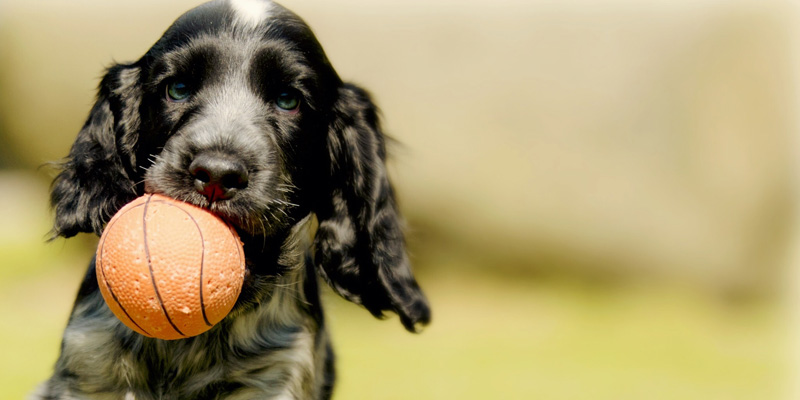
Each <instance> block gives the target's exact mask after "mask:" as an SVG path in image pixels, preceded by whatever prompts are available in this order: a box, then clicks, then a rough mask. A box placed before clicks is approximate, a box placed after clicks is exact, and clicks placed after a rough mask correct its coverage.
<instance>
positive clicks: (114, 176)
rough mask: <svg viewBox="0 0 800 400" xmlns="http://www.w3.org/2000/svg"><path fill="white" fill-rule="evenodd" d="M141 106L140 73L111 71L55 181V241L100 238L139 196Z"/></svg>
mask: <svg viewBox="0 0 800 400" xmlns="http://www.w3.org/2000/svg"><path fill="white" fill-rule="evenodd" d="M140 102H141V89H140V84H139V68H138V67H135V66H134V65H115V66H113V67H111V68H109V69H108V71H107V73H106V75H105V77H104V78H103V80H102V81H101V83H100V87H99V90H98V96H97V102H96V103H95V105H94V107H92V110H91V112H90V113H89V118H88V119H87V121H86V124H85V125H84V126H83V129H81V131H80V133H78V137H77V139H76V140H75V143H74V144H73V145H72V149H71V150H70V152H69V155H68V156H67V158H66V160H64V161H63V162H62V163H61V164H60V168H61V172H60V173H59V174H58V175H57V176H56V178H55V180H54V181H53V186H52V188H51V194H50V204H51V206H52V207H53V209H54V210H55V224H54V226H53V231H52V233H53V238H56V237H58V236H63V237H71V236H75V235H76V234H77V233H79V232H93V233H95V234H97V235H99V234H100V233H101V232H102V230H103V226H104V225H105V223H106V222H107V221H108V219H109V218H111V216H112V215H113V213H114V212H116V210H118V209H119V207H121V206H122V205H123V204H125V203H127V202H129V201H130V200H132V199H133V198H135V197H136V192H137V190H136V184H135V182H136V179H137V177H136V174H137V172H136V171H135V168H134V167H133V166H134V165H136V164H135V160H134V157H135V156H134V151H135V146H136V137H137V135H138V130H139V103H140Z"/></svg>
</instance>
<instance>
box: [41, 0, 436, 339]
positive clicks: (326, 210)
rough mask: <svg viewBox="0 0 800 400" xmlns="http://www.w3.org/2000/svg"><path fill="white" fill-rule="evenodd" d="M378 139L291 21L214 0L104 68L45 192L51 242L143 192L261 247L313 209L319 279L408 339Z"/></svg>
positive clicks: (417, 309)
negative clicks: (389, 316) (394, 324)
mask: <svg viewBox="0 0 800 400" xmlns="http://www.w3.org/2000/svg"><path fill="white" fill-rule="evenodd" d="M384 141H385V138H384V135H383V133H382V132H381V128H380V126H379V122H378V117H377V110H376V107H375V105H374V104H373V103H372V101H371V99H370V97H369V95H368V94H367V93H366V92H365V91H363V90H361V89H359V88H358V87H356V86H353V85H350V84H347V83H344V82H342V80H341V79H340V78H339V77H338V75H337V74H336V72H335V71H334V69H333V67H332V66H331V65H330V63H329V62H328V59H327V58H326V56H325V53H324V52H323V50H322V48H321V46H320V45H319V43H318V42H317V40H316V38H315V37H314V35H313V33H312V32H311V30H310V29H309V28H308V27H307V26H306V24H305V23H304V22H303V21H302V20H301V19H300V18H299V17H297V16H296V15H294V14H292V13H291V12H290V11H288V10H286V9H284V8H283V7H281V6H279V5H277V4H275V3H272V2H269V1H260V0H228V1H213V2H210V3H207V4H204V5H202V6H200V7H198V8H196V9H194V10H191V11H189V12H188V13H186V14H184V15H183V16H182V17H180V18H179V19H178V20H177V21H176V22H175V23H174V24H173V25H172V26H171V27H170V28H169V29H168V30H167V31H166V32H165V33H164V36H163V37H161V39H159V40H158V41H157V42H156V43H155V45H153V47H152V48H151V49H150V50H149V51H148V52H147V53H146V54H145V55H144V56H143V57H142V58H141V59H139V60H138V61H136V62H134V63H131V64H118V65H114V66H112V67H111V68H109V69H108V71H107V73H106V75H105V77H104V78H103V79H102V82H101V83H100V88H99V93H98V99H97V102H96V104H95V105H94V107H93V108H92V110H91V113H90V115H89V118H88V120H87V122H86V124H85V125H84V127H83V129H82V130H81V131H80V133H79V134H78V138H77V140H76V141H75V143H74V145H73V147H72V149H71V151H70V154H69V156H68V157H67V159H66V160H65V162H64V163H63V165H62V171H61V172H60V173H59V175H58V176H57V177H56V179H55V182H54V184H53V189H52V196H51V202H52V205H53V207H54V209H55V212H56V221H55V226H54V230H53V231H54V234H55V236H64V237H70V236H73V235H75V234H77V233H78V232H93V233H95V234H100V233H101V231H102V229H103V227H104V226H105V224H106V222H107V221H108V220H109V218H110V217H111V216H112V215H113V214H114V213H115V212H116V211H117V210H118V209H119V208H120V207H121V206H122V205H124V204H125V203H127V202H129V201H131V200H132V199H134V198H135V197H137V196H140V195H142V194H143V193H145V192H155V193H162V194H165V195H168V196H171V197H174V198H176V199H179V200H183V201H187V202H190V203H194V204H197V205H199V206H202V207H206V208H208V209H210V210H212V211H214V212H216V213H217V214H218V215H220V216H221V217H223V218H224V219H226V220H228V221H229V222H230V223H231V224H232V225H233V226H235V227H236V229H237V230H239V231H240V233H241V234H242V235H243V236H250V237H262V238H263V239H264V240H269V239H270V238H275V237H279V236H280V235H281V234H282V233H285V232H286V231H287V230H288V229H290V228H291V226H292V225H293V224H294V223H296V222H298V221H299V220H301V219H302V218H304V217H305V216H306V215H308V214H309V213H313V214H315V215H316V216H317V220H318V222H319V226H318V229H317V233H316V237H315V239H314V248H315V255H314V256H315V257H314V258H315V263H316V265H317V266H318V271H319V272H320V275H321V276H322V277H323V278H324V279H325V280H326V281H327V282H328V283H329V284H330V285H331V286H332V287H333V288H334V289H335V290H336V292H338V293H339V294H341V295H342V296H344V297H345V298H347V299H349V300H351V301H353V302H356V303H358V304H362V305H364V306H365V307H366V308H367V309H368V310H369V311H370V312H372V313H373V314H374V315H376V316H381V315H382V313H383V312H384V311H394V312H396V313H397V314H398V315H400V317H401V321H402V322H403V324H404V325H405V326H406V328H408V329H410V330H414V329H415V325H417V324H420V323H422V324H424V323H427V321H428V319H429V315H430V312H429V308H428V306H427V302H426V300H425V298H424V296H423V294H422V293H421V291H420V289H419V287H418V286H417V283H416V281H415V280H414V278H413V276H412V275H411V271H410V268H409V265H408V257H407V255H406V252H405V242H404V237H403V233H402V230H401V219H400V216H399V214H398V211H397V206H396V204H395V200H394V195H393V193H392V187H391V184H390V183H389V180H388V177H387V173H386V167H385V157H386V154H385V143H384Z"/></svg>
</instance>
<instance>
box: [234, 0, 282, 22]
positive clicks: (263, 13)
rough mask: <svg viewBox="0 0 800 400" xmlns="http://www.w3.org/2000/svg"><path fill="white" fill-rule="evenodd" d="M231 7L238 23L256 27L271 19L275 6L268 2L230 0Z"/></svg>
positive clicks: (266, 0) (263, 0) (259, 0)
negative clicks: (268, 18)
mask: <svg viewBox="0 0 800 400" xmlns="http://www.w3.org/2000/svg"><path fill="white" fill-rule="evenodd" d="M230 5H231V8H233V11H234V13H235V14H236V22H237V23H239V24H241V25H244V26H250V27H255V26H258V24H260V23H261V22H262V21H264V20H265V19H267V17H269V15H270V10H271V9H272V5H273V4H272V2H271V1H268V0H230Z"/></svg>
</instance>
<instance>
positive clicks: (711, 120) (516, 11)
mask: <svg viewBox="0 0 800 400" xmlns="http://www.w3.org/2000/svg"><path fill="white" fill-rule="evenodd" d="M197 3H198V2H192V1H174V2H157V1H153V0H147V1H124V2H102V1H99V0H92V1H78V2H63V1H55V0H46V1H42V2H25V1H23V0H4V1H3V2H2V3H0V122H2V130H1V131H0V134H1V135H3V137H2V138H1V139H0V143H1V144H2V145H3V147H4V151H5V152H8V153H10V154H14V157H15V159H16V161H15V163H16V165H15V168H33V167H35V166H36V165H39V164H41V163H42V162H45V161H48V160H56V159H58V158H60V157H62V156H63V155H65V154H66V152H67V150H68V148H69V145H70V143H71V141H72V140H73V138H74V136H75V134H76V133H77V131H78V129H79V128H80V126H81V125H82V123H83V119H84V118H85V117H86V115H87V113H88V110H89V107H90V106H91V103H92V101H93V96H94V88H95V86H96V84H97V83H98V81H99V78H100V76H101V75H102V70H103V68H104V67H105V66H107V65H109V63H111V62H112V61H113V60H119V61H128V60H133V59H136V58H137V57H138V56H140V55H141V54H142V53H143V52H144V51H145V50H146V49H147V48H148V47H149V46H150V45H151V44H152V43H153V42H154V41H155V40H156V39H157V38H158V36H159V35H160V34H161V33H162V32H163V30H164V29H166V27H167V26H168V24H169V23H170V22H171V21H172V20H174V18H175V17H177V16H178V15H179V14H180V13H182V12H183V11H185V10H186V9H188V8H189V7H191V6H192V5H193V4H197ZM283 4H285V5H286V6H288V7H289V8H291V9H293V10H294V11H296V12H297V13H298V14H300V15H301V16H303V17H304V18H305V19H306V20H307V22H309V23H310V25H311V26H312V27H313V28H314V29H315V31H316V32H317V35H318V37H319V39H320V41H321V42H322V44H323V45H324V46H325V48H326V50H327V52H328V55H329V57H330V58H331V60H332V62H333V64H334V65H335V66H336V67H337V70H338V71H339V73H340V75H341V76H342V77H343V78H345V79H347V80H351V81H353V82H355V83H358V84H361V85H363V86H364V87H366V88H368V89H370V90H371V91H372V92H373V93H374V95H375V97H376V99H377V100H378V102H379V105H380V106H381V107H382V109H383V115H384V118H385V127H386V130H387V132H388V133H389V134H390V135H391V136H393V137H394V138H396V139H398V141H399V142H400V143H401V144H400V145H396V146H393V149H392V150H393V162H392V168H391V171H392V173H393V175H394V177H395V181H396V183H397V186H398V192H399V195H400V199H401V204H402V207H403V209H404V211H405V213H406V215H407V216H408V217H409V220H410V226H411V234H412V239H411V241H412V244H414V250H415V254H416V258H417V259H418V265H419V267H418V268H421V269H426V268H435V267H436V266H437V265H439V264H447V259H448V258H458V259H465V260H471V263H472V264H473V266H474V267H475V268H480V269H483V270H486V271H497V272H503V273H510V274H543V273H546V274H551V273H554V274H561V273H568V274H575V275H579V276H589V277H596V278H599V279H604V278H611V279H625V278H627V277H648V278H657V279H666V280H671V281H676V282H686V283H689V284H698V285H701V286H704V287H711V288H719V289H726V290H727V289H744V290H751V289H763V288H769V287H772V285H773V284H774V282H775V280H776V279H777V278H778V277H779V276H781V275H780V273H781V272H780V267H781V265H780V262H779V260H780V258H781V255H782V251H783V249H784V247H783V246H784V244H785V242H786V239H787V235H788V231H789V225H788V221H789V219H790V217H791V215H792V212H793V205H794V202H795V197H794V193H793V191H792V190H793V189H792V185H791V180H792V178H793V176H792V175H793V172H792V162H793V161H792V160H793V152H794V145H795V144H794V143H793V140H794V137H793V136H792V133H793V130H794V123H795V121H794V114H795V111H794V109H795V108H796V104H795V102H794V92H793V89H794V88H793V82H794V80H795V79H796V73H795V71H793V70H792V62H793V60H792V54H791V52H790V50H789V49H790V47H791V38H792V35H793V34H795V33H796V30H795V29H794V28H793V27H794V25H795V24H796V20H795V18H794V17H793V15H794V14H793V12H790V11H791V5H790V4H789V3H785V2H781V1H762V2H756V1H751V2H725V1H714V0H701V1H662V0H657V1H647V2H636V1H626V0H608V1H599V2H598V1H589V0H582V1H567V2H551V1H543V0H537V1H521V0H520V1H515V0H501V1H498V2H494V3H491V4H488V3H486V2H477V1H475V0H466V1H458V2H456V1H451V0H447V1H437V2H427V1H421V0H410V1H366V0H346V1H341V2H325V1H322V0H318V1H299V0H292V1H284V2H283ZM6 146H7V148H8V149H6ZM9 149H10V150H9ZM39 175H40V176H42V174H41V173H40V174H39ZM42 179H43V180H46V179H47V178H46V177H42Z"/></svg>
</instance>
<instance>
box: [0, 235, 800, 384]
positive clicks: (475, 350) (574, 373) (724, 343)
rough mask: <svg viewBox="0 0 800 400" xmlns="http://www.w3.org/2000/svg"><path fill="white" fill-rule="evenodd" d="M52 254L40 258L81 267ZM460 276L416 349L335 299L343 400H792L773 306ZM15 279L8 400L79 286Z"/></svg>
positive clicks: (4, 334)
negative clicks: (788, 396) (785, 397)
mask: <svg viewBox="0 0 800 400" xmlns="http://www.w3.org/2000/svg"><path fill="white" fill-rule="evenodd" d="M50 246H56V248H55V249H50V250H42V249H41V248H40V249H39V252H42V251H44V252H45V253H47V252H52V253H54V254H55V255H60V256H61V259H72V257H71V256H70V257H65V254H64V253H66V255H69V254H72V253H71V252H69V251H67V250H64V249H60V248H58V246H59V245H58V244H54V245H50ZM20 251H21V250H20ZM54 254H50V255H51V256H52V255H54ZM73 260H74V259H73ZM85 261H86V260H81V261H74V262H75V263H76V265H77V266H80V264H81V263H84V262H85ZM62 263H63V261H62ZM454 267H456V266H451V267H447V268H445V269H443V270H439V271H438V272H436V273H429V274H425V275H423V276H422V283H423V285H424V287H425V289H426V291H427V292H428V294H429V296H430V298H431V302H432V304H433V307H434V320H433V324H432V325H431V326H430V327H429V328H428V329H426V330H425V331H424V332H423V333H422V334H420V335H412V334H409V333H406V332H405V331H404V330H403V329H402V327H401V325H400V324H399V322H398V320H397V318H390V319H389V320H387V321H377V320H375V319H374V318H372V317H371V316H370V315H369V314H368V313H367V312H366V311H364V310H362V309H360V308H359V307H357V306H354V305H352V304H350V303H346V302H344V301H342V300H340V299H338V298H337V297H336V296H335V295H333V294H331V293H330V292H329V291H326V294H325V296H324V299H325V301H326V304H327V311H328V313H327V316H328V319H329V323H330V326H331V331H332V336H333V340H334V343H335V347H336V351H337V355H338V370H339V381H338V386H337V392H336V398H338V399H703V400H707V399H726V400H728V399H776V398H783V396H782V394H783V389H784V385H785V383H786V380H785V375H786V374H787V373H788V372H789V361H788V360H787V356H786V354H787V348H788V345H787V343H788V333H787V329H786V327H785V326H784V325H783V324H782V322H781V321H782V315H781V310H780V308H778V307H777V306H776V305H775V304H771V303H766V302H762V303H753V304H745V305H741V304H739V305H731V304H724V303H721V302H720V301H718V300H716V299H713V298H710V297H707V296H703V295H699V294H697V293H694V292H691V291H685V290H681V289H677V288H660V287H653V286H642V287H631V286H628V287H616V288H611V287H593V286H586V285H581V284H577V283H574V282H565V281H557V280H550V281H546V282H540V281H539V282H537V281H529V280H524V279H505V278H501V277H494V276H490V275H482V274H477V273H470V272H465V271H457V270H455V269H454ZM6 271H9V270H8V269H6ZM15 271H16V272H13V273H12V274H10V275H9V274H3V275H0V277H2V278H3V279H2V281H0V314H1V315H3V318H2V325H1V326H0V328H1V329H0V343H1V344H2V349H1V350H2V354H3V355H2V357H0V387H3V388H5V389H4V391H5V393H4V395H3V398H9V399H16V398H24V397H25V395H26V394H27V393H29V392H30V390H31V389H32V388H33V387H34V386H35V385H36V384H37V383H38V382H40V381H42V380H43V379H45V378H46V377H47V376H48V374H49V372H50V370H51V366H52V364H53V362H54V360H55V358H56V356H57V351H58V346H59V341H60V335H61V331H62V329H63V327H64V324H65V322H66V319H67V313H68V312H69V308H70V306H71V302H72V297H73V295H74V292H75V290H76V288H77V285H78V283H79V281H80V278H81V273H82V271H81V269H80V268H77V267H76V268H71V267H67V268H65V267H63V265H62V266H58V267H56V266H53V267H39V268H30V270H29V271H27V273H21V272H19V270H15ZM448 271H449V272H448Z"/></svg>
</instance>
